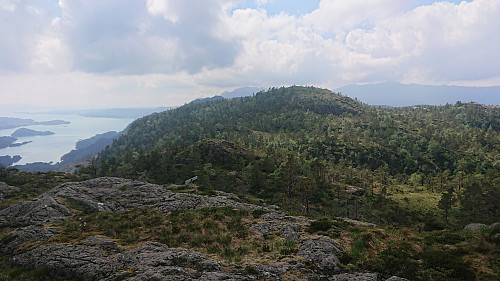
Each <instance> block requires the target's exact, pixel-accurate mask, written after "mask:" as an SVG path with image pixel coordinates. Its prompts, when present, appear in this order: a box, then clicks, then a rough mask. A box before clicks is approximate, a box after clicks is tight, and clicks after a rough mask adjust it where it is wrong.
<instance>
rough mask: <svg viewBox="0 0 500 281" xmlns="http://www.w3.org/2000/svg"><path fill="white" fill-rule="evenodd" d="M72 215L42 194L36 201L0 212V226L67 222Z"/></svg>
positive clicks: (22, 203)
mask: <svg viewBox="0 0 500 281" xmlns="http://www.w3.org/2000/svg"><path fill="white" fill-rule="evenodd" d="M71 215H73V213H72V212H71V211H70V210H69V209H68V208H66V207H65V206H64V205H61V204H59V203H57V202H56V201H55V200H54V198H53V197H51V196H49V195H47V194H42V195H41V196H40V197H39V198H38V200H34V201H27V202H21V203H19V204H16V205H12V206H10V207H8V208H5V209H3V210H0V225H11V226H28V225H36V224H43V223H46V222H56V221H63V220H67V219H68V218H69V217H70V216H71Z"/></svg>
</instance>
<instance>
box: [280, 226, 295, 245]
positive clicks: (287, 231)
mask: <svg viewBox="0 0 500 281" xmlns="http://www.w3.org/2000/svg"><path fill="white" fill-rule="evenodd" d="M298 231H300V226H299V225H296V224H287V225H285V226H283V227H282V228H281V230H280V233H279V236H280V237H281V238H285V239H286V240H287V241H290V242H295V243H297V242H299V241H300V234H299V233H298Z"/></svg>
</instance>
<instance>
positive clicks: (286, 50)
mask: <svg viewBox="0 0 500 281" xmlns="http://www.w3.org/2000/svg"><path fill="white" fill-rule="evenodd" d="M0 19H1V20H0V32H1V34H2V36H1V37H0V49H1V50H2V51H1V52H0V105H6V104H34V105H38V106H58V107H73V108H75V107H78V108H92V107H94V108H95V107H98V108H102V107H151V106H153V107H156V106H176V105H181V104H184V103H186V102H189V101H191V100H193V99H196V98H200V97H207V96H212V95H216V94H220V93H221V92H223V91H227V90H232V89H235V88H239V87H244V86H255V87H263V88H267V87H273V86H281V85H285V86H286V85H294V84H295V85H314V86H318V87H324V88H329V89H334V88H338V87H341V86H343V85H347V84H367V83H375V82H383V81H392V82H401V83H417V84H425V85H464V86H496V85H500V67H499V65H500V56H499V55H498V54H497V52H498V50H500V36H498V30H500V1H498V0H474V1H432V0H425V1H417V0H409V1H400V0H372V1H363V0H352V1H342V0H310V1H309V0H308V1H295V0H189V1H188V0H186V1H175V0H142V1H138V0H107V1H102V0H59V1H56V0H0Z"/></svg>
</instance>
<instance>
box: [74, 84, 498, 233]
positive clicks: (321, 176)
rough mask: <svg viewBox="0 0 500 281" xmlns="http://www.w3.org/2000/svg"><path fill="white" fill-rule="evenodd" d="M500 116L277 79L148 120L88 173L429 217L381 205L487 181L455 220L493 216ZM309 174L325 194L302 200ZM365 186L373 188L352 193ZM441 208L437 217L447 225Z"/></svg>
mask: <svg viewBox="0 0 500 281" xmlns="http://www.w3.org/2000/svg"><path fill="white" fill-rule="evenodd" d="M499 116H500V108H499V107H489V106H483V105H479V104H475V103H457V104H455V105H446V106H416V107H407V108H392V109H390V108H389V109H383V108H378V107H372V106H367V105H364V104H361V103H359V102H356V101H354V100H352V99H350V98H348V97H345V96H342V95H339V94H335V93H332V92H330V91H328V90H323V89H317V88H312V87H290V88H279V89H270V90H269V91H267V92H259V93H257V94H256V95H255V96H252V97H245V98H239V99H233V100H218V101H209V102H204V103H196V104H187V105H185V106H183V107H180V108H177V109H174V110H170V111H166V112H163V113H158V114H153V115H150V116H147V117H144V118H142V119H139V120H137V121H135V122H134V123H132V124H131V125H130V127H129V129H128V130H127V132H126V133H125V134H124V135H123V136H122V137H121V138H119V139H118V140H117V141H115V142H114V143H113V145H112V146H110V147H109V148H107V149H106V150H104V151H103V152H102V153H100V154H99V158H98V161H100V162H101V165H100V166H99V167H97V169H95V170H94V171H88V173H93V174H95V175H101V176H103V175H107V176H121V177H127V178H132V179H139V178H140V179H144V180H148V181H151V182H155V183H161V184H163V183H177V184H180V183H183V182H184V180H186V179H189V178H191V177H193V176H198V178H199V179H198V182H197V183H198V184H199V185H203V186H206V187H210V188H214V189H218V190H225V191H230V192H234V193H237V194H252V195H254V196H258V197H260V198H264V199H266V200H268V201H269V202H272V203H276V204H281V205H282V206H283V207H285V208H287V209H288V210H290V211H291V210H293V211H296V212H299V213H303V212H304V211H305V208H306V205H307V209H308V210H307V211H306V212H308V213H318V214H329V215H343V216H348V217H354V218H363V219H367V220H373V221H374V222H378V223H381V222H388V223H397V224H399V225H415V224H420V223H421V224H422V227H423V224H425V223H426V222H427V223H428V220H429V216H428V214H420V215H415V214H413V215H410V216H409V215H405V214H404V213H405V211H404V210H400V211H398V212H396V213H392V212H389V213H382V214H380V213H378V211H380V209H379V208H378V207H377V206H378V205H384V206H386V205H387V204H392V203H395V204H396V203H398V202H397V200H396V198H392V197H391V196H392V195H395V196H396V197H397V198H398V199H401V198H404V197H405V196H399V195H397V193H404V192H419V191H422V192H428V193H429V194H431V195H432V194H436V196H438V197H439V196H441V194H442V193H443V192H449V191H452V192H451V193H453V198H455V199H456V200H455V201H454V202H457V201H460V200H463V202H464V203H466V201H467V200H466V199H464V198H465V197H466V196H467V194H464V192H466V191H467V190H469V189H467V188H465V189H463V187H468V186H476V185H478V186H479V188H480V189H481V190H483V189H484V190H483V191H484V192H483V194H488V195H484V196H486V197H484V198H483V197H482V195H481V196H480V197H481V198H478V199H477V200H480V201H481V202H483V201H484V203H483V204H481V208H480V209H481V210H478V209H475V208H473V209H467V208H469V207H466V206H465V205H466V204H463V205H460V204H459V203H457V204H454V206H453V207H457V208H461V211H462V212H463V213H462V215H460V216H457V218H456V219H457V221H455V222H456V223H458V224H459V221H458V220H461V222H460V223H462V224H464V223H467V222H468V220H471V219H473V220H477V221H479V222H485V223H492V222H493V221H492V219H493V217H494V216H493V215H496V214H498V212H499V210H498V208H497V207H496V206H498V205H500V204H498V202H497V199H495V197H494V196H493V194H496V192H498V187H499V185H498V182H499V174H500V173H499V169H500V165H499V163H500V162H499V161H500V158H499V157H500V153H499V151H500V150H499V143H500V142H499V138H500V134H499V131H500V117H499ZM82 172H85V171H82ZM306 179H312V180H306ZM305 182H307V183H309V186H307V187H308V188H312V189H314V190H315V191H314V192H313V193H314V196H312V195H311V196H308V199H307V202H297V200H298V199H300V198H303V194H301V192H304V191H303V190H299V186H300V183H305ZM450 188H452V189H453V190H450ZM356 189H360V190H361V191H360V193H362V194H364V195H365V196H358V197H354V198H355V199H353V200H352V201H349V200H347V201H346V200H344V199H343V198H344V197H345V196H344V195H343V194H344V193H346V191H348V190H356ZM486 191H487V192H486ZM490 191H491V192H493V193H491V194H490ZM347 193H349V192H347ZM471 196H472V195H471ZM309 197H310V198H309ZM407 197H408V196H407ZM394 200H396V201H394ZM438 200H439V199H438ZM391 202H392V203H391ZM361 206H363V208H361ZM450 208H451V207H450ZM383 209H384V208H382V210H383ZM438 213H439V212H434V213H432V214H431V216H430V217H431V218H433V219H435V220H436V221H435V223H437V224H444V221H443V218H440V217H437V214H438ZM465 218H467V219H465ZM447 219H448V218H447V217H446V220H447Z"/></svg>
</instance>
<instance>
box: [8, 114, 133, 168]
mask: <svg viewBox="0 0 500 281" xmlns="http://www.w3.org/2000/svg"><path fill="white" fill-rule="evenodd" d="M0 116H2V117H15V118H23V119H33V120H35V121H50V120H65V121H68V122H70V124H64V125H55V126H43V125H34V126H25V127H24V128H28V129H32V130H37V131H51V132H54V133H55V134H54V135H49V136H35V137H22V138H18V140H17V143H21V142H25V141H32V142H31V143H29V144H25V145H22V146H18V147H8V148H4V149H0V156H3V155H10V156H14V155H20V156H21V157H22V159H21V160H20V161H19V162H16V163H14V165H24V164H27V163H33V162H47V163H48V162H54V163H56V162H59V161H60V160H61V156H63V155H64V154H66V153H68V152H70V151H71V150H73V149H75V145H76V142H77V141H79V140H83V139H87V138H90V137H93V136H94V135H96V134H102V133H105V132H109V131H122V130H123V129H125V128H126V127H127V125H128V124H130V123H131V122H132V121H134V119H130V118H94V117H82V116H78V115H69V114H61V115H59V114H58V115H55V114H30V113H9V114H0ZM17 129H19V128H14V129H5V130H0V136H10V134H12V133H13V132H14V131H15V130H17Z"/></svg>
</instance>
